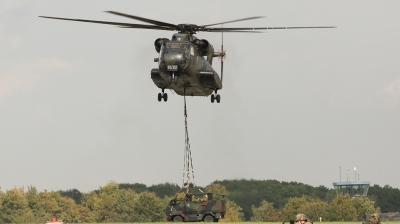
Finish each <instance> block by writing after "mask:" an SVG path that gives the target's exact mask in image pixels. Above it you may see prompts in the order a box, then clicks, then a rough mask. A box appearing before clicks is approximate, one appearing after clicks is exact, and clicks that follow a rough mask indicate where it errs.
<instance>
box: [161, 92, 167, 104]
mask: <svg viewBox="0 0 400 224" xmlns="http://www.w3.org/2000/svg"><path fill="white" fill-rule="evenodd" d="M162 98H163V99H164V102H167V100H168V94H167V93H164V95H163V96H162Z"/></svg>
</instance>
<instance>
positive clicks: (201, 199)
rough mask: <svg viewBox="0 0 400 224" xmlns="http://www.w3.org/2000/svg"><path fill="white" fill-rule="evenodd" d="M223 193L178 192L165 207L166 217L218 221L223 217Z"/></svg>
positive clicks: (181, 219)
mask: <svg viewBox="0 0 400 224" xmlns="http://www.w3.org/2000/svg"><path fill="white" fill-rule="evenodd" d="M224 198H225V195H223V194H218V193H204V194H203V193H199V194H193V193H190V192H189V193H187V194H185V193H180V194H177V196H176V197H175V198H174V199H172V200H171V201H170V202H169V206H167V208H166V209H165V214H166V216H167V217H166V218H167V220H168V221H173V222H194V221H204V222H218V220H219V219H221V218H224V215H225V212H226V208H225V200H224Z"/></svg>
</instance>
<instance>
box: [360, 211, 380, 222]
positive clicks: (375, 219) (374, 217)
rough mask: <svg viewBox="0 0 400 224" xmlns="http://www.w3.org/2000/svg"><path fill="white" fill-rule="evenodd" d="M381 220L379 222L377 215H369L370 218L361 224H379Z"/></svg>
mask: <svg viewBox="0 0 400 224" xmlns="http://www.w3.org/2000/svg"><path fill="white" fill-rule="evenodd" d="M380 223H381V220H379V214H378V213H374V214H372V215H371V217H370V218H369V219H368V220H367V221H366V222H363V224H380Z"/></svg>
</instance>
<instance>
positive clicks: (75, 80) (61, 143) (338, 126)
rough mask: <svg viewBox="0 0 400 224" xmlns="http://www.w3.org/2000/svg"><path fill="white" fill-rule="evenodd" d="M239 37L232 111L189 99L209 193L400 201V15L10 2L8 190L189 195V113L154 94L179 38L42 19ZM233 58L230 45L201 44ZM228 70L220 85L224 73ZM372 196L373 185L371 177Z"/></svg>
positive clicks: (342, 4) (286, 7)
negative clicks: (379, 189)
mask: <svg viewBox="0 0 400 224" xmlns="http://www.w3.org/2000/svg"><path fill="white" fill-rule="evenodd" d="M107 10H112V11H118V12H122V13H127V14H132V15H137V16H141V17H146V18H150V19H154V20H159V21H165V22H168V23H173V24H180V23H192V24H197V25H204V24H212V23H218V22H224V21H229V20H234V19H239V18H244V17H252V16H266V18H264V19H257V20H250V21H243V22H238V23H232V24H227V25H225V26H224V27H234V26H236V27H270V26H271V27H272V26H337V27H338V28H337V29H302V30H272V31H267V32H265V33H261V34H244V33H226V34H224V47H225V49H226V51H227V59H226V61H225V66H224V88H223V89H222V90H220V91H219V92H218V93H220V94H221V103H220V104H216V103H214V104H211V102H210V97H188V98H187V107H188V123H189V136H190V144H191V149H192V156H193V165H194V172H195V178H196V184H197V185H200V186H206V185H207V184H210V183H211V182H213V181H215V180H223V179H241V178H245V179H257V180H268V179H276V180H278V181H297V182H302V183H305V184H309V185H312V186H319V185H324V186H326V187H329V188H332V187H333V186H332V182H338V181H339V178H340V176H339V167H340V166H341V167H342V181H345V180H347V176H346V171H347V169H348V170H350V171H349V177H350V180H352V181H353V180H354V179H355V175H354V170H353V169H354V167H357V176H358V174H359V176H360V181H370V182H371V184H378V185H381V186H384V185H386V184H388V185H390V186H392V187H396V188H400V179H399V178H398V172H399V170H400V162H399V158H400V150H399V149H400V42H399V40H400V22H399V21H400V1H395V0H393V1H368V0H362V1H361V0H360V1H345V0H339V1H338V0H334V1H283V0H279V1H278V0H276V1H264V0H260V1H251V0H249V1H207V0H203V1H149V0H146V1H130V0H125V1H122V0H121V1H105V0H85V1H82V0H79V1H78V0H58V1H54V0H29V1H28V0H19V1H14V0H0V150H1V151H0V153H1V154H0V155H1V156H0V187H1V189H2V190H3V191H5V190H8V189H11V188H13V187H14V186H25V187H26V186H31V185H32V186H36V187H37V188H38V190H44V189H47V190H67V189H71V188H76V189H78V190H80V191H83V192H87V191H90V190H95V189H98V187H99V186H103V185H105V184H106V183H107V182H108V181H110V180H115V181H116V182H119V183H144V184H146V185H153V184H159V183H165V182H170V183H177V184H180V183H181V182H182V168H183V152H184V151H183V150H184V117H183V97H181V96H178V95H176V94H175V95H174V94H173V93H172V92H170V91H169V90H168V91H167V93H168V94H169V99H168V102H167V103H165V102H158V101H157V94H158V93H159V92H160V89H158V88H157V87H156V86H155V85H154V83H153V81H152V80H151V78H150V71H151V69H152V68H156V67H157V63H154V62H153V59H154V58H155V57H157V56H158V55H157V52H156V51H155V49H154V45H153V43H154V40H155V39H157V38H160V37H165V38H171V36H172V35H173V33H174V32H171V31H152V30H141V29H121V28H118V27H114V26H110V25H102V24H89V23H79V22H72V21H61V20H50V19H43V18H39V17H38V16H39V15H43V16H56V17H67V18H79V19H91V20H104V21H116V22H127V23H142V22H140V21H135V20H131V19H128V18H124V17H119V16H116V15H112V14H109V13H105V12H104V11H107ZM196 36H197V37H198V38H200V39H207V40H208V41H209V42H210V43H212V44H213V45H214V48H215V49H219V48H220V45H221V35H220V34H219V33H198V34H196ZM214 62H215V66H214V68H215V70H216V71H220V66H219V61H218V59H217V58H215V59H214ZM357 180H358V177H357Z"/></svg>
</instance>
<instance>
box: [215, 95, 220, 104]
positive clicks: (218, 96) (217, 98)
mask: <svg viewBox="0 0 400 224" xmlns="http://www.w3.org/2000/svg"><path fill="white" fill-rule="evenodd" d="M215 99H216V100H217V103H219V102H221V96H220V95H219V94H217V96H216V97H215Z"/></svg>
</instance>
